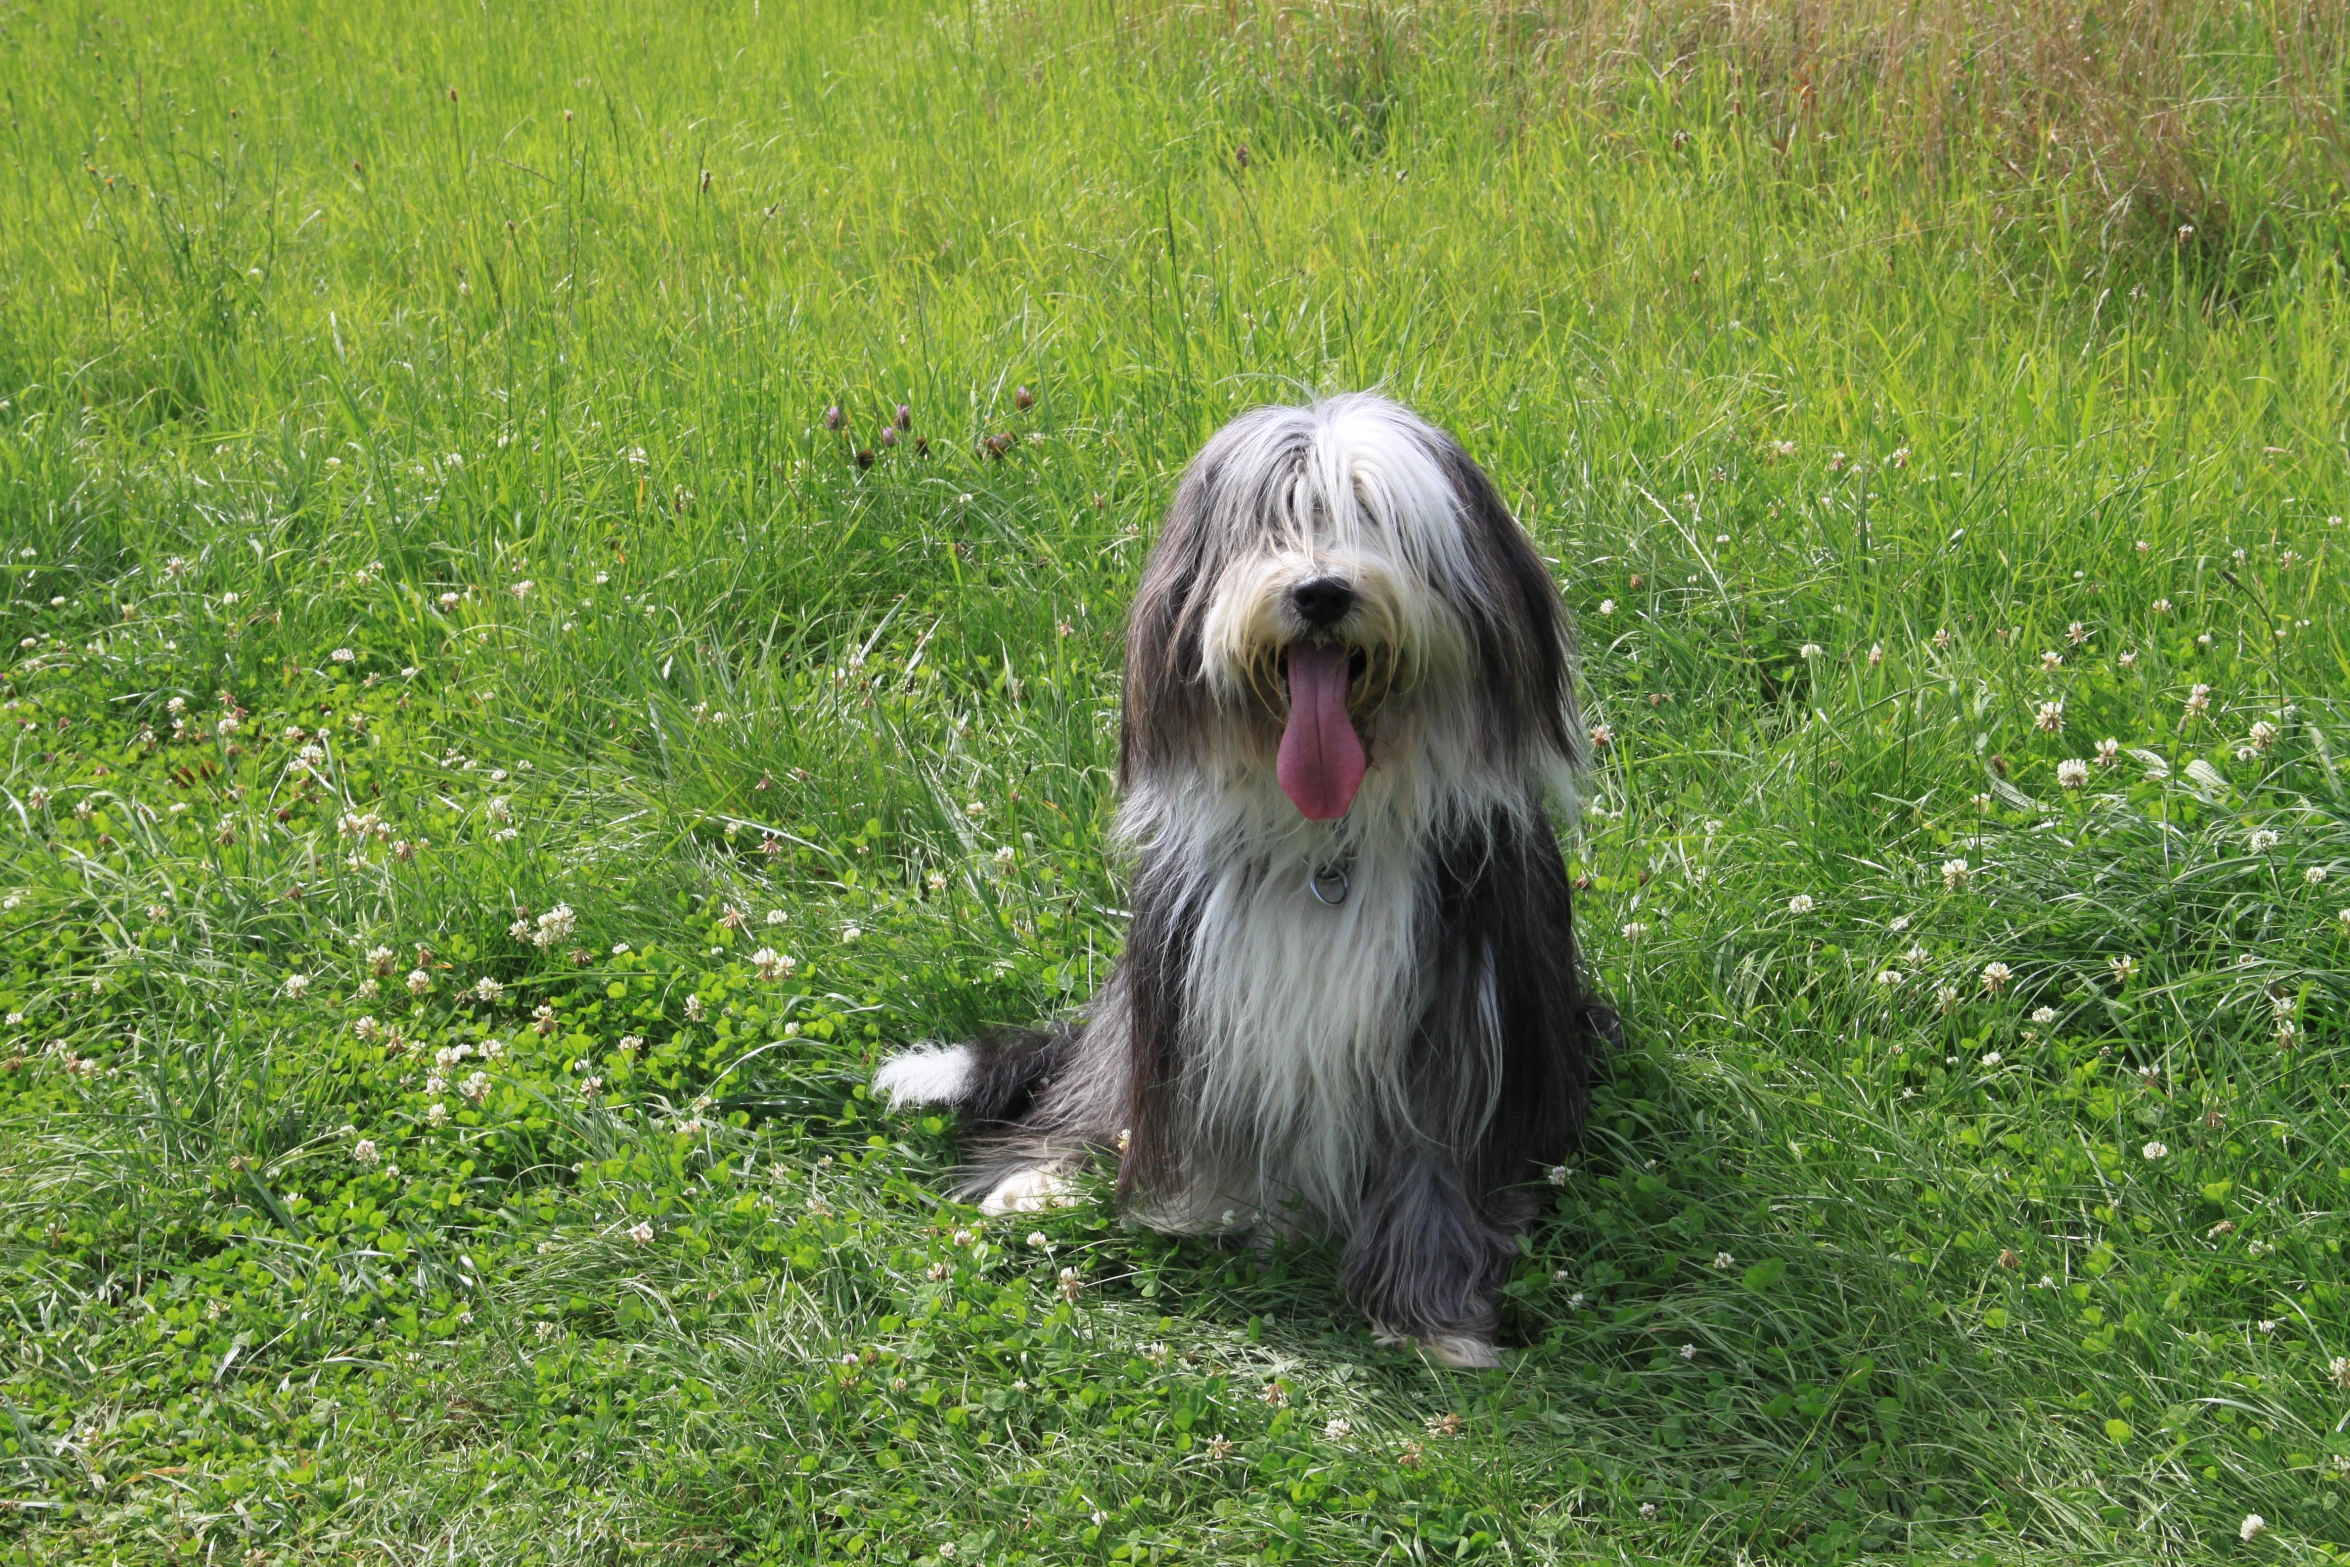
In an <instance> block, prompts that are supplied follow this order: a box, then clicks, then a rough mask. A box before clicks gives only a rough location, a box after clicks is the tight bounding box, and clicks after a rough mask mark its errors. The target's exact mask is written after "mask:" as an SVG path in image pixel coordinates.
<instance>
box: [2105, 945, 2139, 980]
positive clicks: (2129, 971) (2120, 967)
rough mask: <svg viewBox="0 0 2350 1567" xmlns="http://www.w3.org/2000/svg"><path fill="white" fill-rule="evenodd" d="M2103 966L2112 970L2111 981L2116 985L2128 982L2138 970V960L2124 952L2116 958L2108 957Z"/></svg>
mask: <svg viewBox="0 0 2350 1567" xmlns="http://www.w3.org/2000/svg"><path fill="white" fill-rule="evenodd" d="M2105 966H2106V967H2107V968H2109V969H2111V970H2112V971H2113V982H2114V983H2115V984H2117V985H2126V984H2128V983H2129V982H2130V980H2131V979H2132V978H2133V977H2135V976H2136V974H2137V972H2138V960H2137V959H2136V958H2133V957H2130V956H2129V955H2128V954H2126V953H2125V954H2124V955H2122V956H2121V957H2118V958H2108V959H2107V960H2106V964H2105Z"/></svg>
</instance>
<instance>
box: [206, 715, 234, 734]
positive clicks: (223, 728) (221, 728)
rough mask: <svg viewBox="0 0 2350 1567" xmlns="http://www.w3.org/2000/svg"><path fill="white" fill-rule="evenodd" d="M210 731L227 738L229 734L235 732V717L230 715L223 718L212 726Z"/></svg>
mask: <svg viewBox="0 0 2350 1567" xmlns="http://www.w3.org/2000/svg"><path fill="white" fill-rule="evenodd" d="M212 732H213V733H214V734H216V735H218V736H220V737H221V738H222V739H223V740H225V739H227V738H228V737H229V736H230V735H233V734H235V733H236V732H237V721H236V719H235V717H234V716H231V717H227V718H223V719H222V720H221V721H220V722H219V723H217V724H214V725H213V726H212Z"/></svg>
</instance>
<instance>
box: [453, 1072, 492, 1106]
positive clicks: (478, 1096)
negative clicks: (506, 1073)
mask: <svg viewBox="0 0 2350 1567" xmlns="http://www.w3.org/2000/svg"><path fill="white" fill-rule="evenodd" d="M457 1092H459V1093H461V1094H463V1095H464V1096H465V1097H466V1098H468V1099H470V1100H472V1101H473V1102H474V1103H475V1104H480V1103H481V1102H482V1101H483V1100H484V1099H487V1098H488V1097H489V1096H490V1075H489V1074H488V1073H487V1072H476V1073H474V1074H473V1075H472V1076H471V1077H468V1078H467V1079H466V1080H465V1081H464V1082H462V1083H459V1084H458V1085H457Z"/></svg>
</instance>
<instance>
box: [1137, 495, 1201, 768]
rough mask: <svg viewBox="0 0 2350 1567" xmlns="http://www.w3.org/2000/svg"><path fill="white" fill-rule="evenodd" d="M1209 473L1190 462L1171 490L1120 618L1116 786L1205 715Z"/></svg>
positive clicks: (1168, 754)
mask: <svg viewBox="0 0 2350 1567" xmlns="http://www.w3.org/2000/svg"><path fill="white" fill-rule="evenodd" d="M1214 489H1215V473H1214V470H1213V468H1212V466H1211V465H1210V464H1208V463H1206V462H1201V463H1195V464H1194V465H1193V466H1192V468H1191V470H1190V471H1189V472H1187V473H1186V474H1184V476H1183V482H1182V483H1181V484H1180V485H1179V486H1177V488H1176V491H1175V502H1174V504H1173V505H1172V506H1170V507H1169V508H1168V509H1167V520H1166V522H1165V523H1164V524H1163V525H1161V527H1160V529H1159V540H1158V543H1156V544H1155V545H1153V546H1152V547H1151V553H1150V559H1149V560H1148V561H1146V562H1145V563H1144V565H1143V568H1142V585H1141V587H1140V588H1139V589H1137V590H1136V592H1135V595H1134V605H1133V608H1132V609H1130V610H1129V611H1128V612H1127V617H1126V689H1125V704H1124V716H1123V718H1122V720H1121V723H1120V727H1119V731H1118V786H1119V787H1120V788H1121V789H1126V788H1131V787H1132V786H1133V784H1134V781H1135V779H1136V777H1137V776H1138V775H1140V774H1143V773H1148V772H1151V771H1154V770H1155V769H1157V768H1158V767H1160V766H1162V765H1163V764H1165V763H1166V762H1167V761H1168V760H1169V759H1170V758H1172V757H1173V755H1174V754H1175V752H1176V750H1177V748H1178V746H1179V744H1181V743H1182V742H1180V741H1178V740H1177V738H1176V737H1177V736H1196V735H1197V734H1198V733H1199V732H1200V726H1201V725H1202V724H1203V723H1204V722H1205V721H1206V717H1207V712H1206V708H1207V700H1208V696H1207V681H1206V674H1205V671H1204V670H1203V669H1202V668H1201V664H1200V629H1199V604H1198V599H1199V593H1200V585H1201V582H1202V580H1203V578H1204V576H1205V574H1206V573H1207V571H1208V570H1209V565H1210V562H1209V554H1210V549H1209V546H1210V542H1211V539H1210V529H1209V527H1208V515H1207V514H1208V507H1209V504H1210V501H1211V499H1212V497H1213V494H1214Z"/></svg>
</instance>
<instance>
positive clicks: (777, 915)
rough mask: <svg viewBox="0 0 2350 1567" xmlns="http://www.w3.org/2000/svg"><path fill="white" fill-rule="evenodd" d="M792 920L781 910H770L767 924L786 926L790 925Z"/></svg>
mask: <svg viewBox="0 0 2350 1567" xmlns="http://www.w3.org/2000/svg"><path fill="white" fill-rule="evenodd" d="M790 920H791V916H790V915H788V914H786V913H784V912H783V910H781V909H769V910H768V911H767V923H768V924H770V925H784V924H788V923H790Z"/></svg>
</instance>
